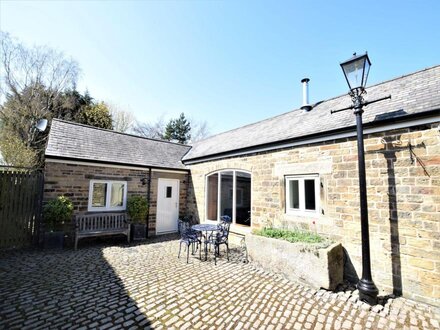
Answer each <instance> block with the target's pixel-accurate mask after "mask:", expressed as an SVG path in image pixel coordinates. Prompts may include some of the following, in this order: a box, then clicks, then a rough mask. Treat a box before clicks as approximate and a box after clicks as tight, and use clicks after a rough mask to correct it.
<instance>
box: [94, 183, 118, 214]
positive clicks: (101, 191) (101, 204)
mask: <svg viewBox="0 0 440 330" xmlns="http://www.w3.org/2000/svg"><path fill="white" fill-rule="evenodd" d="M126 200H127V182H125V181H103V180H91V181H90V187H89V207H88V210H89V211H122V210H125V206H126Z"/></svg>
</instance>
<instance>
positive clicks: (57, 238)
mask: <svg viewBox="0 0 440 330" xmlns="http://www.w3.org/2000/svg"><path fill="white" fill-rule="evenodd" d="M63 246H64V231H53V232H45V233H44V248H45V249H62V248H63Z"/></svg>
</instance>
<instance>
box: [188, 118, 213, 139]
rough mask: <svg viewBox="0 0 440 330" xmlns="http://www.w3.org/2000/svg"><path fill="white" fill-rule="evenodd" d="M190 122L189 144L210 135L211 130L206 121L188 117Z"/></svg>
mask: <svg viewBox="0 0 440 330" xmlns="http://www.w3.org/2000/svg"><path fill="white" fill-rule="evenodd" d="M190 122H191V140H190V141H189V144H190V145H191V144H193V143H194V142H197V141H200V140H203V139H206V138H207V137H209V136H210V135H211V132H210V130H209V127H208V123H207V122H206V121H197V120H195V119H194V118H191V119H190Z"/></svg>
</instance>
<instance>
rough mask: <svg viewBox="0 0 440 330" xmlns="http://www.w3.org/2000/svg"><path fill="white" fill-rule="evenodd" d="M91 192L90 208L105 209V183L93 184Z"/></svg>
mask: <svg viewBox="0 0 440 330" xmlns="http://www.w3.org/2000/svg"><path fill="white" fill-rule="evenodd" d="M92 189H93V192H92V206H93V207H105V196H106V195H107V183H98V182H96V183H94V184H93V188H92Z"/></svg>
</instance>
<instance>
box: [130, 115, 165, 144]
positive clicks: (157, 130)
mask: <svg viewBox="0 0 440 330" xmlns="http://www.w3.org/2000/svg"><path fill="white" fill-rule="evenodd" d="M165 126H166V123H165V120H164V118H163V115H162V116H160V117H159V118H158V119H157V120H156V121H155V122H153V123H142V122H139V121H136V124H135V125H134V126H133V133H134V134H136V135H139V136H143V137H147V138H151V139H159V140H163V134H164V131H165Z"/></svg>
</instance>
